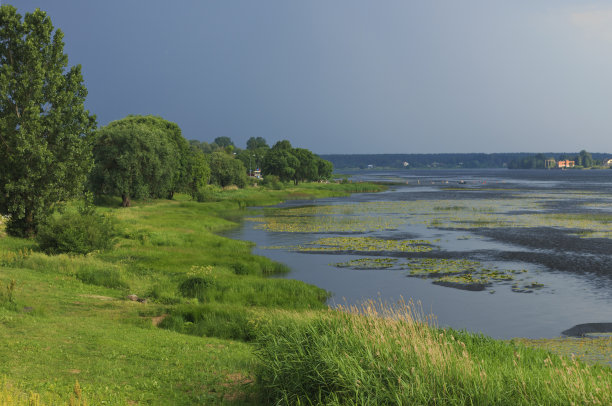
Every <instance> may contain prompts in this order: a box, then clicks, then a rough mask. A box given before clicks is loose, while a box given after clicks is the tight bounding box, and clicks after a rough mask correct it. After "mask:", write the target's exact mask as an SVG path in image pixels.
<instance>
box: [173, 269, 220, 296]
mask: <svg viewBox="0 0 612 406" xmlns="http://www.w3.org/2000/svg"><path fill="white" fill-rule="evenodd" d="M215 285H216V280H215V278H214V277H213V276H211V275H206V276H193V277H191V278H187V279H186V280H185V281H183V282H182V283H181V284H180V285H179V292H181V295H183V296H184V297H193V298H197V299H198V300H200V301H205V300H206V291H207V290H208V289H209V288H212V287H214V286H215Z"/></svg>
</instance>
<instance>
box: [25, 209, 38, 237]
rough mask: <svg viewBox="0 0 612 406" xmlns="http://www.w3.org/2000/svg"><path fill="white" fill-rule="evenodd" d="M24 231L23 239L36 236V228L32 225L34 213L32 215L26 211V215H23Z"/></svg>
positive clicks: (29, 211)
mask: <svg viewBox="0 0 612 406" xmlns="http://www.w3.org/2000/svg"><path fill="white" fill-rule="evenodd" d="M24 220H25V223H26V226H25V229H24V233H25V237H26V238H33V237H35V236H36V227H35V225H34V213H32V211H31V210H28V209H26V215H25V219H24Z"/></svg>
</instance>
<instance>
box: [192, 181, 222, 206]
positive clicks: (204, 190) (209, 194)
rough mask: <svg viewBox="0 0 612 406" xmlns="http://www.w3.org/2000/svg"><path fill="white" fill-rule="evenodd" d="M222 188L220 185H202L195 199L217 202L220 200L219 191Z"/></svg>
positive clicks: (202, 201)
mask: <svg viewBox="0 0 612 406" xmlns="http://www.w3.org/2000/svg"><path fill="white" fill-rule="evenodd" d="M221 190H222V189H221V188H220V187H218V186H214V185H206V186H204V187H201V188H199V189H198V190H197V192H196V193H195V200H196V201H198V202H200V203H204V202H217V201H219V200H220V196H219V192H220V191H221Z"/></svg>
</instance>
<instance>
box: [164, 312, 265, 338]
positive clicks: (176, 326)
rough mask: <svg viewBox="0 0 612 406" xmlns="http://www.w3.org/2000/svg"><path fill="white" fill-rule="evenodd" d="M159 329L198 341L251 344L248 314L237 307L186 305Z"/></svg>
mask: <svg viewBox="0 0 612 406" xmlns="http://www.w3.org/2000/svg"><path fill="white" fill-rule="evenodd" d="M159 327H161V328H165V329H168V330H173V331H176V332H179V333H183V334H189V335H195V336H200V337H217V338H227V339H232V340H242V341H250V340H251V339H252V338H253V336H254V334H253V332H252V331H251V326H250V323H249V317H248V312H247V310H246V309H245V308H244V307H240V306H227V305H223V306H219V305H200V304H195V305H194V304H186V305H181V306H177V307H176V308H174V309H173V310H172V313H171V314H170V316H169V317H167V318H165V319H164V320H163V321H162V322H161V324H160V325H159Z"/></svg>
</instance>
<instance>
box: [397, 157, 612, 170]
mask: <svg viewBox="0 0 612 406" xmlns="http://www.w3.org/2000/svg"><path fill="white" fill-rule="evenodd" d="M611 161H612V159H611ZM408 165H410V164H409V163H408V162H405V161H404V168H405V167H407V166H408Z"/></svg>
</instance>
